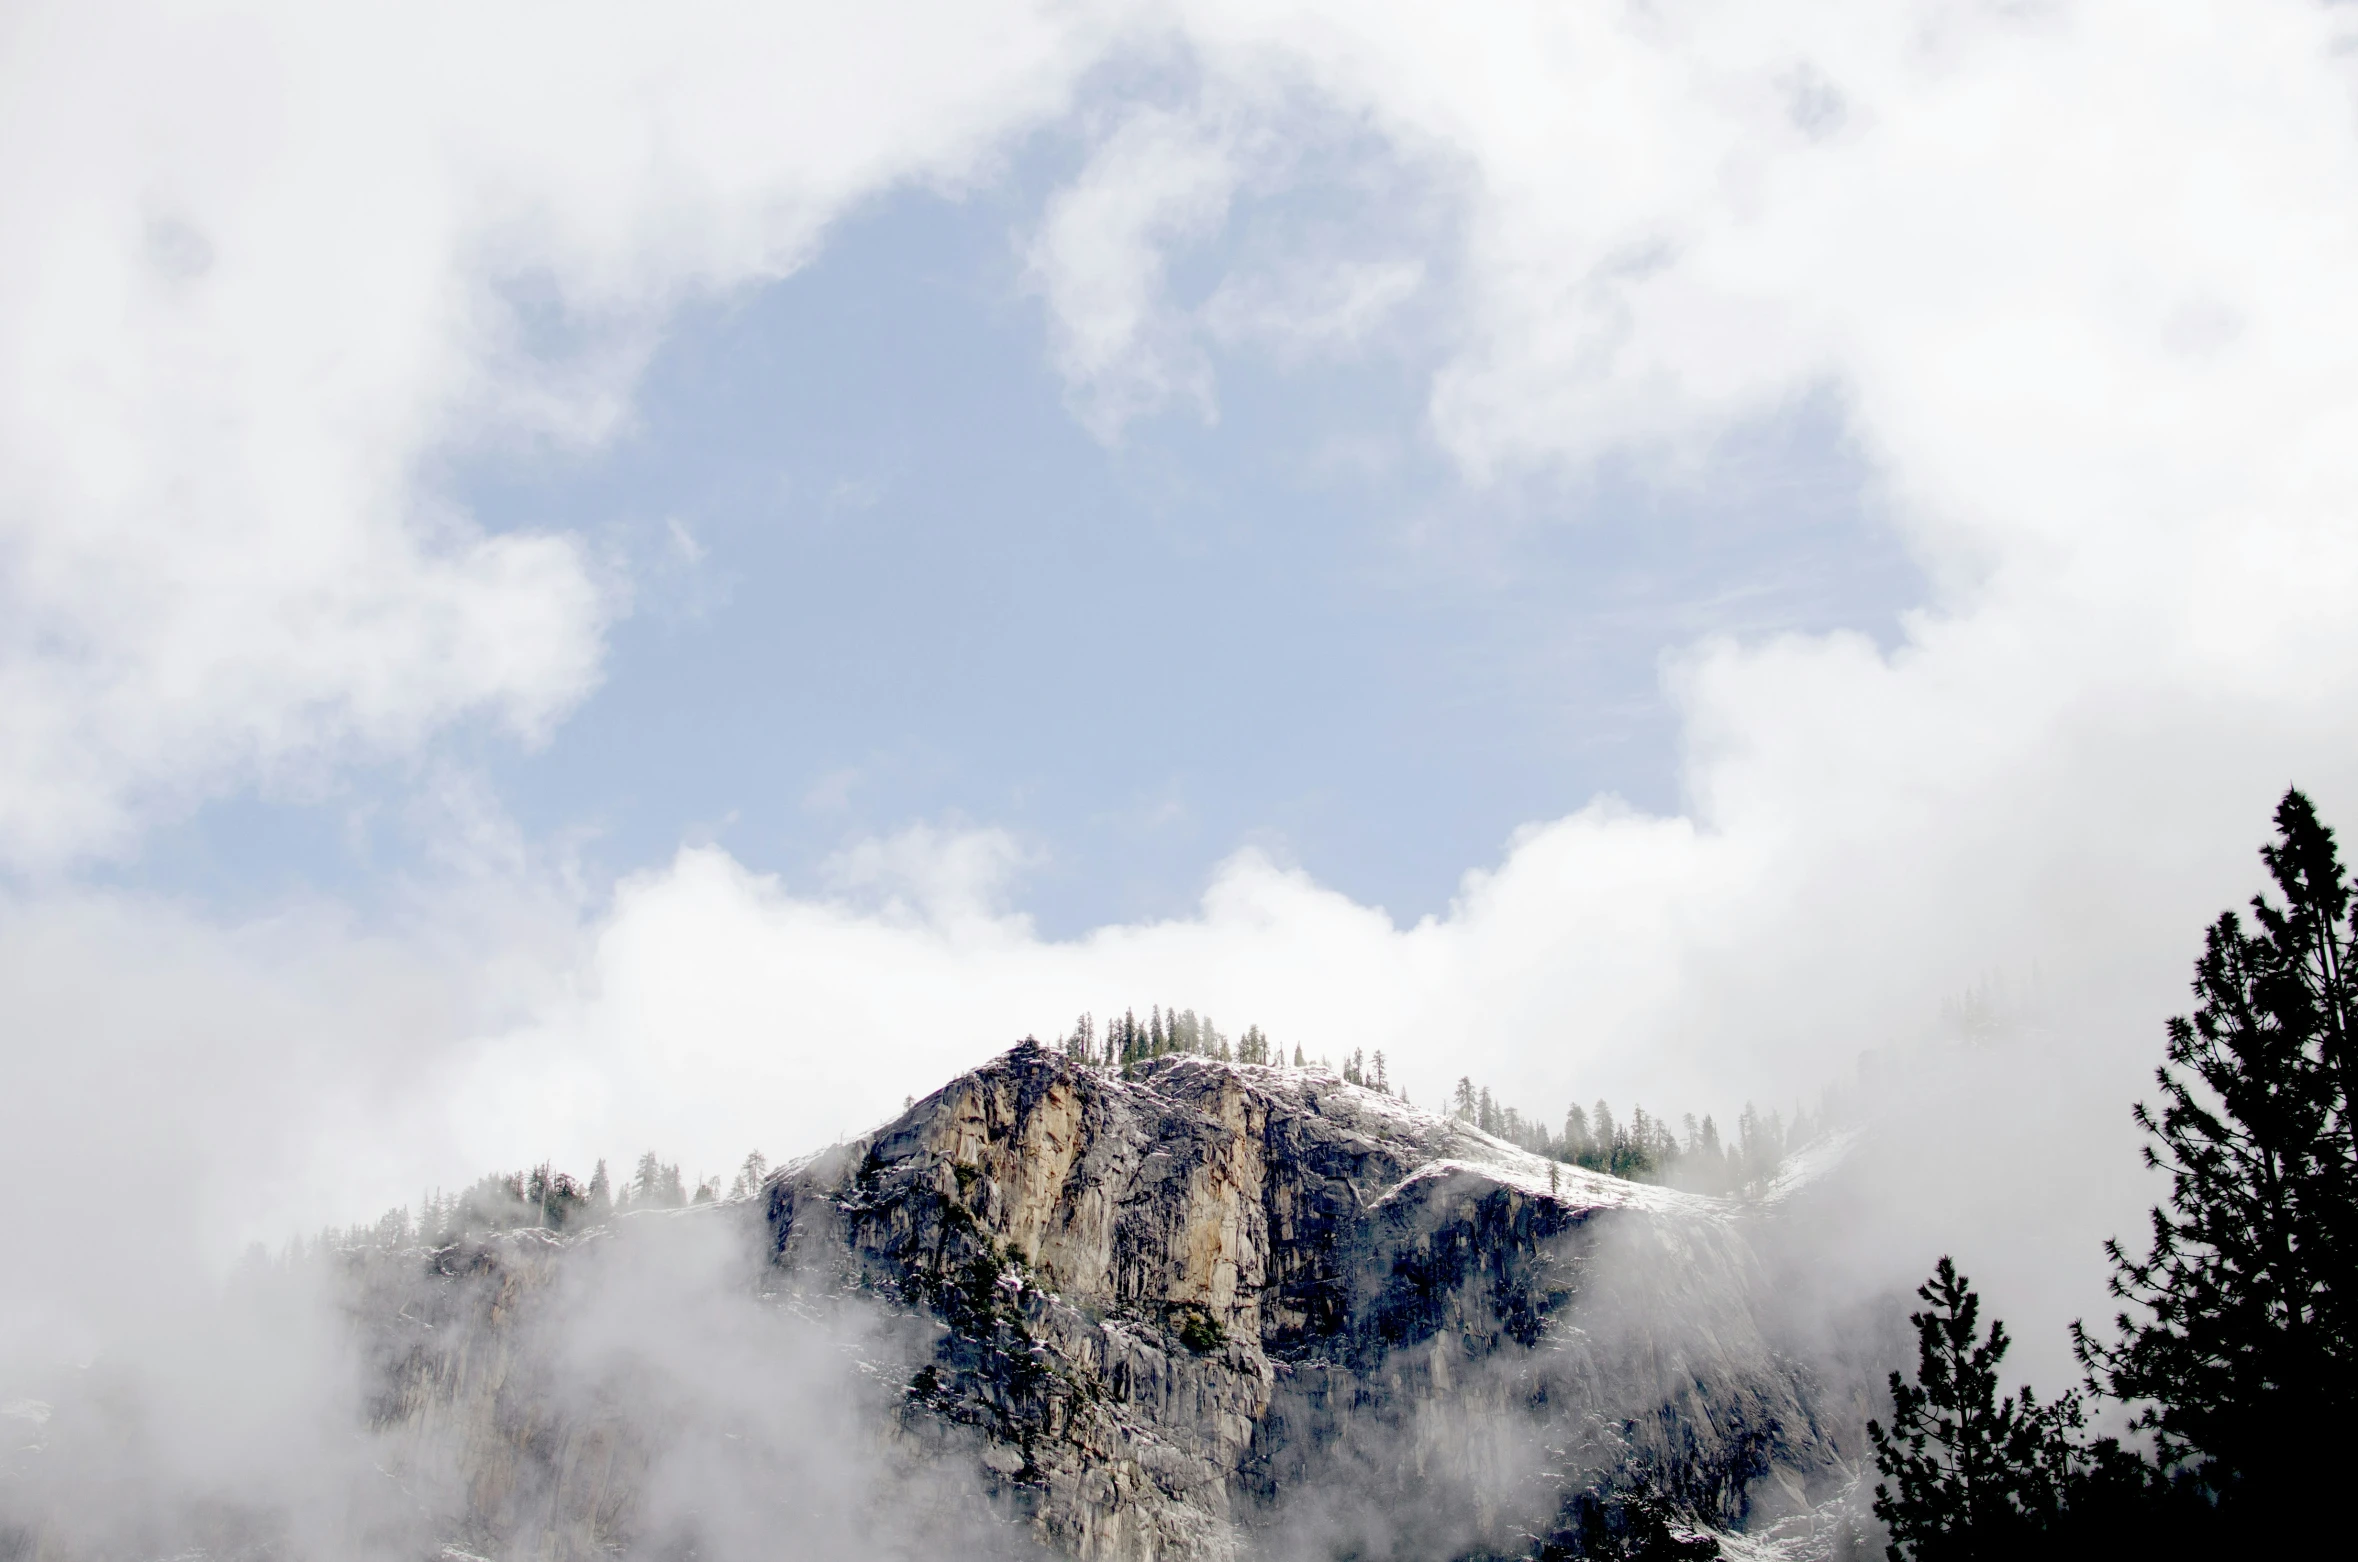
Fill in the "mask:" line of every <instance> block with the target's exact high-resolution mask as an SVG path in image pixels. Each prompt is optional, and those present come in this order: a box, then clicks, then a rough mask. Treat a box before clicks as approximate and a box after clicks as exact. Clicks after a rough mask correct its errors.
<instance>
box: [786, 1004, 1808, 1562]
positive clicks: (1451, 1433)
mask: <svg viewBox="0 0 2358 1562" xmlns="http://www.w3.org/2000/svg"><path fill="white" fill-rule="evenodd" d="M766 1219H767V1225H768V1232H769V1237H770V1242H771V1247H772V1251H773V1253H774V1254H775V1256H776V1260H777V1262H778V1263H779V1264H780V1265H781V1266H783V1267H784V1268H785V1269H786V1270H787V1271H789V1272H793V1273H796V1274H800V1275H804V1276H812V1277H816V1276H827V1275H831V1276H835V1277H839V1278H840V1279H841V1280H842V1281H844V1282H846V1283H848V1284H849V1285H851V1286H853V1287H856V1288H860V1289H865V1290H870V1291H874V1292H877V1293H881V1294H883V1295H885V1296H887V1297H891V1298H895V1299H898V1300H900V1301H902V1302H904V1303H907V1304H910V1305H912V1306H914V1307H917V1308H921V1309H923V1310H925V1311H926V1312H928V1313H930V1314H932V1315H933V1316H935V1317H937V1318H939V1319H940V1320H941V1321H942V1322H943V1323H944V1324H946V1325H947V1329H946V1332H945V1333H944V1334H943V1335H942V1336H941V1338H940V1340H939V1342H938V1344H937V1345H936V1346H935V1348H934V1350H933V1353H932V1357H933V1359H932V1360H930V1361H928V1362H927V1363H925V1364H924V1365H923V1366H922V1367H921V1369H920V1370H919V1371H918V1372H917V1373H916V1374H915V1375H914V1377H913V1378H912V1380H911V1384H910V1387H909V1390H908V1395H907V1402H906V1405H905V1408H904V1410H903V1415H902V1420H903V1424H904V1426H911V1427H917V1428H922V1427H924V1426H925V1425H926V1424H927V1423H947V1424H951V1425H962V1426H965V1427H969V1428H972V1429H974V1430H975V1431H976V1432H978V1433H979V1434H980V1436H981V1439H982V1447H983V1450H984V1452H983V1458H984V1462H985V1464H986V1465H987V1467H988V1468H989V1470H990V1471H991V1472H992V1479H993V1483H994V1485H995V1487H996V1489H997V1491H998V1493H999V1495H1000V1498H1001V1500H1002V1501H1003V1502H1004V1503H1005V1504H1007V1505H1008V1506H1009V1507H1010V1508H1011V1509H1012V1510H1013V1511H1014V1512H1015V1513H1016V1514H1018V1515H1019V1516H1021V1517H1022V1518H1023V1519H1024V1520H1025V1521H1026V1522H1028V1524H1029V1525H1030V1526H1031V1528H1032V1530H1033V1532H1034V1533H1035V1534H1036V1535H1037V1536H1038V1538H1039V1539H1040V1540H1042V1541H1043V1542H1045V1543H1046V1544H1048V1545H1049V1546H1050V1547H1052V1548H1053V1549H1055V1550H1058V1551H1061V1552H1064V1553H1067V1554H1070V1555H1074V1556H1077V1557H1083V1558H1125V1559H1127V1558H1139V1559H1148V1558H1166V1557H1225V1556H1231V1555H1236V1554H1238V1553H1240V1552H1242V1551H1246V1550H1249V1549H1252V1548H1253V1546H1254V1544H1255V1542H1256V1541H1260V1542H1263V1543H1266V1544H1269V1545H1272V1546H1276V1547H1279V1548H1281V1549H1284V1550H1287V1551H1292V1550H1295V1549H1297V1548H1307V1549H1310V1550H1312V1551H1318V1550H1323V1549H1326V1548H1328V1547H1342V1548H1346V1549H1351V1550H1355V1551H1358V1552H1360V1553H1361V1554H1383V1553H1384V1552H1386V1551H1392V1552H1395V1553H1396V1554H1400V1555H1427V1556H1430V1555H1451V1554H1458V1553H1472V1552H1482V1553H1491V1554H1508V1555H1513V1554H1535V1553H1536V1554H1547V1553H1550V1552H1553V1553H1554V1554H1562V1555H1570V1554H1577V1553H1578V1552H1580V1551H1582V1550H1586V1549H1593V1548H1595V1547H1596V1546H1598V1545H1600V1544H1602V1543H1604V1542H1605V1541H1606V1540H1608V1539H1609V1537H1610V1533H1611V1532H1612V1531H1613V1530H1614V1529H1615V1528H1616V1526H1617V1525H1618V1524H1619V1523H1620V1522H1621V1520H1620V1515H1619V1514H1618V1511H1617V1510H1616V1509H1615V1507H1614V1506H1613V1498H1614V1495H1615V1493H1616V1492H1618V1491H1621V1490H1624V1489H1627V1488H1629V1487H1631V1486H1633V1485H1634V1484H1635V1483H1636V1481H1637V1479H1638V1478H1640V1477H1642V1478H1643V1480H1644V1481H1645V1483H1646V1484H1647V1485H1649V1486H1650V1487H1651V1488H1652V1489H1654V1490H1655V1491H1656V1492H1658V1493H1662V1494H1666V1495H1667V1496H1668V1498H1669V1499H1670V1501H1671V1503H1672V1504H1673V1506H1674V1507H1675V1509H1676V1510H1677V1513H1678V1515H1679V1516H1680V1517H1682V1518H1684V1519H1685V1520H1687V1521H1690V1522H1698V1523H1706V1524H1711V1525H1715V1526H1721V1527H1727V1528H1736V1527H1741V1526H1743V1525H1744V1524H1745V1523H1746V1522H1747V1521H1748V1520H1750V1519H1753V1518H1755V1517H1756V1516H1757V1511H1756V1510H1757V1509H1758V1508H1759V1507H1760V1506H1761V1504H1762V1503H1763V1502H1764V1500H1765V1501H1767V1502H1769V1503H1770V1504H1771V1505H1775V1504H1791V1503H1794V1502H1797V1501H1800V1500H1805V1499H1806V1497H1807V1496H1808V1495H1810V1494H1811V1493H1812V1492H1813V1491H1814V1490H1815V1489H1817V1488H1820V1487H1822V1486H1823V1485H1825V1484H1826V1483H1827V1482H1828V1481H1830V1480H1831V1479H1832V1478H1833V1477H1834V1476H1835V1475H1836V1474H1837V1473H1838V1472H1839V1471H1840V1469H1841V1467H1842V1464H1843V1461H1844V1457H1845V1454H1846V1452H1848V1451H1849V1450H1848V1449H1847V1448H1846V1445H1847V1443H1848V1442H1849V1437H1848V1435H1847V1428H1846V1427H1828V1426H1823V1425H1821V1424H1820V1422H1819V1419H1818V1413H1817V1395H1816V1393H1815V1390H1814V1386H1813V1384H1812V1382H1811V1379H1810V1377H1809V1375H1808V1374H1807V1373H1806V1372H1805V1371H1803V1370H1802V1369H1801V1368H1799V1367H1798V1366H1797V1365H1795V1364H1794V1363H1792V1362H1790V1361H1788V1360H1786V1359H1785V1358H1784V1357H1783V1356H1781V1355H1780V1354H1779V1352H1778V1351H1777V1350H1775V1349H1774V1348H1773V1346H1772V1344H1771V1342H1770V1341H1769V1339H1768V1338H1766V1337H1765V1335H1764V1332H1763V1329H1762V1327H1761V1325H1760V1323H1759V1321H1758V1319H1759V1317H1760V1315H1761V1305H1760V1304H1761V1301H1762V1297H1761V1294H1760V1292H1761V1288H1762V1286H1763V1284H1764V1281H1763V1275H1762V1270H1761V1266H1760V1264H1759V1262H1758V1259H1757V1258H1756V1256H1755V1255H1754V1253H1753V1252H1752V1250H1751V1247H1750V1245H1749V1241H1748V1236H1747V1231H1746V1225H1745V1220H1744V1217H1743V1214H1742V1212H1741V1211H1740V1210H1739V1209H1738V1208H1736V1207H1734V1206H1731V1205H1729V1204H1728V1203H1726V1202H1725V1201H1721V1200H1716V1199H1707V1198H1701V1197H1695V1196H1690V1195H1684V1194H1679V1193H1674V1192H1671V1191H1668V1190H1665V1189H1660V1188H1654V1187H1648V1186H1643V1185H1638V1184H1632V1183H1628V1182H1623V1181H1620V1180H1618V1179H1613V1178H1608V1177H1602V1176H1598V1175H1595V1174H1593V1173H1589V1172H1585V1171H1581V1170H1579V1169H1576V1168H1571V1167H1564V1166H1558V1165H1554V1164H1553V1163H1550V1162H1547V1161H1545V1160H1542V1159H1540V1158H1538V1157H1535V1156H1531V1155H1528V1154H1526V1153H1524V1152H1522V1151H1520V1150H1517V1149H1515V1148H1513V1147H1512V1146H1509V1145H1506V1144H1504V1143H1502V1142H1500V1141H1497V1140H1494V1139H1491V1138H1490V1137H1488V1136H1487V1135H1483V1134H1480V1133H1476V1132H1474V1131H1473V1130H1471V1129H1469V1128H1467V1127H1466V1126H1465V1125H1464V1124H1462V1123H1458V1122H1454V1121H1451V1120H1448V1119H1444V1118H1441V1117H1437V1116H1435V1115H1433V1114H1430V1113H1425V1112H1420V1111H1417V1110H1415V1109H1413V1108H1410V1107H1408V1106H1406V1105H1405V1104H1403V1103H1401V1102H1399V1101H1397V1100H1395V1099H1393V1098H1391V1097H1388V1096H1383V1095H1379V1094H1376V1093H1373V1092H1369V1091H1365V1090H1361V1089H1359V1088H1357V1087H1354V1086H1349V1085H1345V1084H1343V1083H1342V1082H1341V1081H1339V1080H1337V1079H1335V1078H1334V1077H1333V1076H1331V1075H1327V1074H1324V1073H1323V1072H1319V1071H1304V1070H1298V1069H1279V1068H1258V1067H1248V1066H1238V1065H1231V1064H1226V1063H1220V1062H1215V1061H1212V1060H1209V1059H1204V1058H1198V1057H1191V1056H1177V1057H1170V1058H1164V1059H1160V1060H1157V1061H1156V1062H1154V1063H1151V1064H1148V1065H1145V1066H1143V1067H1141V1068H1138V1069H1135V1070H1133V1071H1132V1072H1131V1074H1130V1075H1129V1076H1128V1077H1116V1076H1115V1075H1113V1074H1111V1073H1110V1072H1108V1071H1103V1070H1097V1069H1091V1068H1086V1067H1079V1066H1076V1065H1074V1064H1072V1063H1070V1062H1068V1061H1066V1060H1064V1059H1062V1058H1061V1057H1057V1056H1053V1055H1051V1054H1048V1053H1046V1052H1043V1051H1040V1050H1038V1049H1036V1048H1029V1047H1026V1048H1019V1049H1017V1050H1016V1051H1014V1052H1012V1053H1009V1054H1008V1055H1006V1056H1005V1057H1003V1058H1001V1059H999V1060H998V1061H996V1062H994V1063H993V1064H991V1065H990V1066H988V1067H986V1068H984V1069H981V1070H978V1071H977V1072H975V1073H972V1074H969V1075H966V1076H964V1077H963V1078H961V1079H958V1080H956V1081H954V1082H953V1083H952V1084H950V1085H949V1086H947V1087H946V1088H945V1089H943V1090H942V1091H940V1092H939V1093H937V1094H936V1095H934V1096H932V1097H929V1098H928V1099H926V1100H925V1101H923V1102H921V1103H919V1104H917V1105H916V1106H914V1107H912V1108H911V1109H910V1110H909V1111H908V1112H907V1113H905V1114H904V1115H903V1116H902V1117H901V1118H900V1119H899V1120H897V1121H896V1122H894V1123H892V1124H890V1125H888V1126H887V1127H885V1128H884V1129H883V1130H881V1131H880V1132H878V1133H877V1134H876V1135H875V1136H874V1137H873V1138H871V1139H868V1140H865V1141H862V1142H860V1143H857V1144H854V1145H850V1146H845V1147H841V1148H839V1149H837V1150H836V1151H832V1152H829V1153H828V1154H827V1155H825V1156H822V1157H818V1158H815V1159H814V1160H812V1161H810V1162H807V1163H805V1164H802V1165H800V1166H796V1167H792V1168H789V1169H787V1170H786V1171H783V1172H781V1173H780V1174H778V1175H777V1176H776V1177H774V1178H773V1179H772V1181H771V1183H770V1186H769V1188H768V1190H767V1206H766ZM918 1435H922V1433H921V1432H920V1433H919V1434H918ZM1379 1532H1380V1533H1379Z"/></svg>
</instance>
